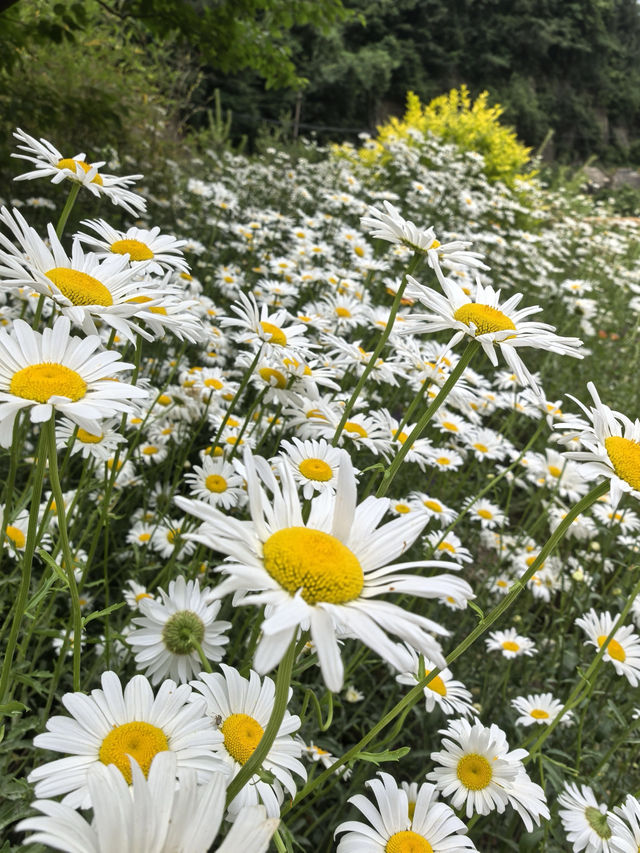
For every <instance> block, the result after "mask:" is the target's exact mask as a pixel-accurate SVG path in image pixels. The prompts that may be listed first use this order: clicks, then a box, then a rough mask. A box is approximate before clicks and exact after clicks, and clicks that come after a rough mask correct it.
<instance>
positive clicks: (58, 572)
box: [36, 548, 69, 587]
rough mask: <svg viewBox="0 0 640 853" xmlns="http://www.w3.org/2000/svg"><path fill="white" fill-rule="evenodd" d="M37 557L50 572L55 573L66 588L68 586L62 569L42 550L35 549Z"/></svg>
mask: <svg viewBox="0 0 640 853" xmlns="http://www.w3.org/2000/svg"><path fill="white" fill-rule="evenodd" d="M36 551H37V554H38V556H39V557H40V558H41V559H42V560H44V562H45V563H46V564H47V565H48V566H49V568H50V569H52V571H54V572H55V573H56V575H57V576H58V577H59V578H60V580H61V581H62V582H63V583H64V585H65V586H66V587H68V586H69V580H68V579H67V575H66V573H65V571H64V569H63V568H62V566H59V565H58V564H57V563H56V561H55V560H54V559H53V557H52V556H51V554H48V553H47V552H46V551H45V550H44V549H43V548H36Z"/></svg>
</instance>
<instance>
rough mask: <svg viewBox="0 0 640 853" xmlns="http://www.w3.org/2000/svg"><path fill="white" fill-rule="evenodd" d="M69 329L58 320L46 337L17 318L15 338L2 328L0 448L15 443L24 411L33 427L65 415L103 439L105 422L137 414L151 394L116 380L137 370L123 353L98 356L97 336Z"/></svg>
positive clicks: (47, 330) (108, 353)
mask: <svg viewBox="0 0 640 853" xmlns="http://www.w3.org/2000/svg"><path fill="white" fill-rule="evenodd" d="M69 327H70V323H69V320H68V318H67V317H58V319H57V320H56V321H55V323H54V325H53V328H47V329H44V331H43V332H42V333H40V332H35V331H34V330H33V329H32V328H31V326H29V325H28V324H27V323H25V321H24V320H14V322H13V328H12V330H11V334H8V333H7V332H6V331H5V330H4V329H0V446H2V447H9V445H10V444H11V435H12V430H13V423H14V420H15V418H16V415H17V414H18V412H19V411H21V410H22V409H27V408H28V409H29V410H30V411H29V416H30V419H31V422H32V423H43V422H44V421H48V420H50V418H51V416H52V414H53V413H54V412H60V414H62V415H66V416H67V418H69V419H70V420H71V421H73V422H74V423H76V424H78V426H79V427H80V428H82V429H83V430H85V431H86V432H88V433H92V434H93V435H99V434H100V432H101V429H100V421H102V420H104V419H105V418H111V417H113V416H114V415H116V414H118V413H119V412H131V411H133V409H134V406H133V404H132V400H135V399H142V398H144V397H146V396H147V392H146V391H145V390H143V389H142V388H137V387H135V386H134V385H129V384H127V383H126V382H118V381H115V380H114V379H113V376H114V374H116V373H120V372H121V371H123V370H130V369H131V368H132V367H133V365H132V364H128V363H126V362H123V361H121V360H120V353H117V352H113V351H105V352H95V351H96V350H97V349H98V348H99V347H100V338H99V337H98V336H97V335H90V336H89V337H86V338H79V337H75V336H71V335H70V334H69Z"/></svg>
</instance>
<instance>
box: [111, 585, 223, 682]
mask: <svg viewBox="0 0 640 853" xmlns="http://www.w3.org/2000/svg"><path fill="white" fill-rule="evenodd" d="M158 593H159V595H160V599H161V600H160V599H158V598H146V597H143V598H141V599H140V601H139V602H137V603H138V609H139V610H140V612H141V613H142V616H141V617H137V618H136V619H133V620H132V622H133V625H135V626H136V627H135V628H134V629H133V630H132V631H130V632H129V633H128V634H127V643H128V644H129V645H130V646H131V648H132V649H133V651H134V653H135V659H136V663H137V664H138V667H139V668H140V669H142V670H143V671H144V674H145V675H146V676H147V677H149V678H150V679H151V683H152V684H154V685H155V684H158V683H159V682H160V681H162V680H163V679H164V678H166V677H169V678H172V679H173V680H174V681H177V682H178V683H179V684H184V683H185V682H186V681H188V680H189V679H190V678H191V677H192V676H193V675H195V674H196V673H198V672H200V670H201V669H202V661H201V659H200V655H199V652H198V647H200V649H201V650H202V653H203V654H204V656H205V657H206V659H207V660H209V661H219V660H222V657H223V655H224V646H225V645H226V644H227V643H228V642H229V638H228V637H227V636H225V634H224V632H225V631H228V630H229V628H231V623H230V622H222V621H216V616H217V615H218V611H219V610H220V606H221V602H220V601H211V598H210V593H211V590H210V589H209V587H205V588H204V589H203V590H201V589H200V584H199V582H198V580H197V579H196V580H192V581H185V579H184V578H183V577H182V575H179V576H178V577H177V578H176V580H174V581H171V583H170V584H169V590H168V592H165V591H164V590H163V589H159V590H158ZM196 644H197V645H196Z"/></svg>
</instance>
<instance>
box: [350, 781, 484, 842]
mask: <svg viewBox="0 0 640 853" xmlns="http://www.w3.org/2000/svg"><path fill="white" fill-rule="evenodd" d="M378 776H379V777H380V778H379V779H371V780H370V781H368V782H367V786H368V787H369V788H370V789H371V792H372V793H373V796H374V797H375V800H376V805H373V804H372V802H371V801H370V800H369V799H367V797H365V796H363V795H362V794H356V795H355V796H354V797H350V798H349V802H350V803H352V804H353V805H354V806H355V807H356V808H357V809H358V810H359V811H360V812H362V814H363V815H364V816H365V818H366V819H367V821H368V822H367V823H364V822H362V821H357V820H348V821H345V822H344V823H341V824H340V826H338V828H337V829H336V832H335V834H336V835H337V834H338V833H342V832H344V833H346V835H343V836H342V838H341V839H340V842H339V844H338V848H337V853H459V851H462V850H475V849H476V847H475V845H474V843H473V841H472V840H471V839H470V838H467V836H466V831H467V830H466V827H465V825H464V823H463V822H462V821H461V820H460V819H459V818H457V817H456V815H455V814H454V812H453V809H451V808H450V807H449V806H448V805H446V804H445V803H439V802H438V794H437V790H436V786H435V785H430V784H428V783H426V782H424V783H423V784H422V785H420V787H419V788H418V791H417V796H416V799H415V802H412V803H411V804H410V803H409V798H408V796H407V792H406V790H405V789H404V788H403V787H400V786H399V785H398V783H397V782H396V781H395V779H394V778H393V777H392V776H390V775H389V774H388V773H379V774H378ZM410 806H413V809H411V807H410Z"/></svg>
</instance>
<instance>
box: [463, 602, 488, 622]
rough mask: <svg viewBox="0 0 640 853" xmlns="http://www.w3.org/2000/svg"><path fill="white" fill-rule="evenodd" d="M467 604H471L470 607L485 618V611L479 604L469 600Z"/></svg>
mask: <svg viewBox="0 0 640 853" xmlns="http://www.w3.org/2000/svg"><path fill="white" fill-rule="evenodd" d="M467 604H468V605H469V607H470V608H471V609H472V610H473V611H474V612H475V613H477V614H478V616H479V617H480V618H481V619H484V613H483V612H482V610H481V609H480V608H479V607H478V605H477V604H475V603H474V602H473V601H467Z"/></svg>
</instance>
